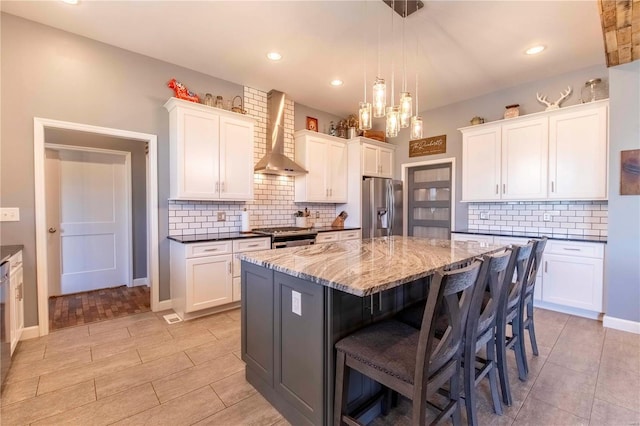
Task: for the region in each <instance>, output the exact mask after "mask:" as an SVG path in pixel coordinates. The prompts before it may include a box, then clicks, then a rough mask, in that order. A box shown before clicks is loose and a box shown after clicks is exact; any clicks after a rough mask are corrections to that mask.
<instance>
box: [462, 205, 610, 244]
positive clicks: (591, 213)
mask: <svg viewBox="0 0 640 426" xmlns="http://www.w3.org/2000/svg"><path fill="white" fill-rule="evenodd" d="M545 214H546V215H549V219H550V220H548V221H545V220H544V216H545ZM608 219H609V210H608V204H607V202H606V201H517V202H507V203H470V204H469V222H468V223H469V230H473V231H488V232H491V231H493V232H497V231H516V232H541V233H549V234H567V235H591V236H600V237H606V236H607V224H608Z"/></svg>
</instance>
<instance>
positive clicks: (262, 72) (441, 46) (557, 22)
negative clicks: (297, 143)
mask: <svg viewBox="0 0 640 426" xmlns="http://www.w3.org/2000/svg"><path fill="white" fill-rule="evenodd" d="M2 10H3V12H7V13H10V14H13V15H17V16H21V17H23V18H26V19H30V20H33V21H36V22H40V23H43V24H46V25H50V26H52V27H56V28H60V29H63V30H66V31H69V32H72V33H76V34H80V35H83V36H85V37H89V38H92V39H95V40H99V41H101V42H104V43H108V44H111V45H115V46H118V47H121V48H123V49H127V50H131V51H134V52H138V53H141V54H144V55H148V56H151V57H153V58H157V59H161V60H163V61H167V62H171V63H174V64H179V65H182V66H184V67H187V68H190V69H193V70H197V71H200V72H203V73H206V74H210V75H212V76H215V77H218V78H222V79H224V80H228V81H231V82H234V83H238V84H242V85H247V86H251V87H254V88H257V89H261V90H265V91H268V90H270V89H278V90H281V91H284V92H285V93H287V94H288V95H289V96H290V97H291V98H293V99H294V100H295V101H296V102H299V103H302V104H304V105H307V106H310V107H313V108H317V109H320V110H323V111H327V112H332V113H335V114H337V115H343V116H346V115H347V114H348V113H350V112H354V111H355V110H356V109H357V105H358V102H359V101H361V100H362V97H363V81H364V79H363V78H364V77H363V71H364V56H363V54H362V50H363V46H364V44H365V38H366V45H367V49H368V53H367V72H368V75H367V77H368V80H369V82H372V80H373V78H374V77H375V75H374V74H376V68H377V65H376V63H377V60H376V56H377V50H378V47H377V46H378V27H379V26H380V28H381V29H380V33H381V34H382V39H383V40H382V43H381V47H380V51H381V53H382V61H381V62H382V70H381V74H382V77H384V78H386V79H387V83H388V85H389V83H390V80H391V77H390V75H391V58H392V56H393V57H394V60H395V76H396V80H395V81H396V90H395V92H396V93H398V92H399V91H400V84H401V76H402V66H401V64H402V55H401V52H402V49H401V29H402V18H401V17H400V16H399V15H397V14H395V13H393V15H394V26H395V34H396V37H395V43H391V41H389V40H390V39H391V16H392V12H391V9H390V8H389V7H388V6H386V5H385V4H384V3H383V2H382V1H381V0H368V1H366V2H365V1H328V0H325V1H310V0H300V1H195V2H191V1H87V0H80V4H78V5H76V6H71V5H68V4H65V3H62V2H61V1H44V2H41V1H2ZM405 34H406V35H405V40H406V57H407V75H408V80H409V84H408V85H409V90H410V91H411V92H415V83H414V81H415V71H416V68H417V69H418V70H419V73H420V109H421V110H426V109H431V108H435V107H438V106H442V105H446V104H449V103H453V102H457V101H461V100H464V99H469V98H473V97H476V96H479V95H482V94H486V93H490V92H493V91H496V90H499V89H503V88H507V87H511V86H514V85H517V84H520V83H524V82H528V81H535V80H538V79H542V78H546V77H550V76H553V75H557V74H562V73H565V72H568V71H571V70H575V69H580V68H585V67H589V66H593V65H598V64H604V62H605V57H604V44H603V39H602V31H601V27H600V21H599V16H598V10H597V3H596V0H583V1H580V0H578V1H518V0H511V1H482V0H475V1H453V0H451V1H428V0H427V1H425V7H424V8H423V9H421V10H419V11H418V12H416V13H415V14H413V15H411V16H409V17H408V18H406V22H405ZM534 44H544V45H546V46H547V50H546V51H545V52H543V53H542V54H540V55H537V56H526V55H524V53H523V52H524V50H525V49H526V48H527V47H529V46H531V45H534ZM394 46H395V49H392V47H394ZM416 47H417V48H416ZM271 50H277V51H279V52H280V53H282V55H283V59H282V60H281V61H280V62H277V63H274V62H270V61H268V60H267V59H266V57H265V55H266V53H267V52H268V51H271ZM394 50H395V51H396V54H395V55H392V54H391V52H392V51H394ZM416 50H418V55H417V56H418V61H417V63H418V66H417V67H416V60H415V57H416ZM167 77H172V76H167ZM175 77H176V78H177V79H178V80H180V76H175ZM334 78H340V79H342V80H343V81H344V82H345V83H344V85H343V86H342V87H339V88H334V87H331V86H330V85H329V82H330V81H331V80H332V79H334ZM183 82H184V83H185V84H186V85H187V86H188V85H189V82H188V81H183ZM369 86H370V84H369ZM368 96H370V92H369V93H368ZM397 99H398V97H397V95H396V102H397Z"/></svg>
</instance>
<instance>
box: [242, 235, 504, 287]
mask: <svg viewBox="0 0 640 426" xmlns="http://www.w3.org/2000/svg"><path fill="white" fill-rule="evenodd" d="M502 247H503V246H502V245H488V244H484V243H477V242H466V241H456V242H454V241H450V240H434V239H425V238H416V237H401V236H391V237H381V238H373V239H365V240H351V241H342V242H335V243H326V244H317V245H311V246H303V247H291V248H287V249H280V250H266V251H258V252H252V253H246V254H243V255H242V256H241V260H244V261H246V262H249V263H253V264H255V265H258V266H263V267H266V268H269V269H273V270H275V271H278V272H282V273H285V274H288V275H291V276H294V277H297V278H301V279H303V280H307V281H310V282H313V283H316V284H320V285H323V286H326V287H330V288H333V289H336V290H340V291H344V292H346V293H350V294H353V295H356V296H361V297H363V296H369V295H372V294H376V293H379V292H380V291H384V290H388V289H391V288H394V287H397V286H399V285H402V284H406V283H409V282H413V281H416V280H418V279H420V278H424V277H426V276H429V275H431V274H433V273H434V272H435V271H436V270H437V269H439V268H442V267H447V266H453V267H455V266H456V265H460V264H464V263H466V262H468V261H470V260H472V259H473V258H474V257H476V256H479V255H482V254H487V253H492V252H496V251H498V250H500V249H501V248H502Z"/></svg>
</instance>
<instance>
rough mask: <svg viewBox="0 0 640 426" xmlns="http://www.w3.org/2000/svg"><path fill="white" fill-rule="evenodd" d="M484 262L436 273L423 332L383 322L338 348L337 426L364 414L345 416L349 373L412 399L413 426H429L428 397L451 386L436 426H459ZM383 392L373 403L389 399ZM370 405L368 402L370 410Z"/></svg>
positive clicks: (406, 326)
mask: <svg viewBox="0 0 640 426" xmlns="http://www.w3.org/2000/svg"><path fill="white" fill-rule="evenodd" d="M482 265H483V261H481V260H476V261H474V262H473V263H472V264H471V265H469V266H467V267H466V268H462V269H458V270H455V271H452V272H443V271H439V272H436V274H435V276H434V277H433V280H432V282H431V284H430V285H429V291H428V296H427V302H426V308H425V310H424V314H423V318H422V324H421V327H420V328H415V327H411V326H410V325H407V324H404V323H402V322H400V321H397V320H394V319H389V320H384V321H381V322H378V323H375V324H372V325H370V326H368V327H365V328H363V329H361V330H358V331H356V332H355V333H353V334H351V335H349V336H347V337H345V338H344V339H342V340H340V341H338V342H337V343H336V346H335V347H336V377H335V401H334V419H333V424H334V425H342V424H349V425H354V424H359V423H358V420H357V415H358V414H359V413H360V411H361V410H359V409H356V410H355V411H354V412H353V413H347V412H346V407H347V397H348V390H349V389H348V387H349V373H350V371H351V370H352V369H353V370H356V371H358V372H360V373H361V374H364V375H366V376H368V377H370V378H372V379H373V380H375V381H377V382H378V383H380V384H382V385H383V386H384V387H385V388H387V389H389V390H391V391H394V392H397V393H400V394H402V395H404V396H405V397H407V398H409V399H411V401H412V404H413V414H412V421H411V423H412V424H413V425H422V424H424V423H425V418H426V417H425V415H426V405H427V398H428V397H429V396H431V395H433V394H434V393H435V392H437V391H438V389H440V388H441V387H442V386H443V385H444V384H446V383H447V382H448V383H449V386H450V389H451V392H449V401H448V402H447V403H446V405H445V406H444V407H438V408H439V409H440V413H439V414H438V416H437V417H436V419H435V421H434V423H438V422H440V421H441V420H443V419H445V418H448V417H451V418H452V420H453V423H454V424H456V425H457V424H460V422H461V414H460V378H459V376H460V365H461V351H462V334H463V332H464V324H465V323H466V319H467V315H468V312H469V307H470V305H471V299H472V292H473V288H474V284H475V283H476V281H478V280H481V281H482V280H484V270H485V268H484V267H482V270H481V266H482ZM441 305H445V311H446V312H447V318H448V324H449V325H448V326H447V328H446V330H445V332H444V333H443V337H442V339H436V338H435V336H434V334H435V327H434V326H435V319H436V315H435V312H437V311H438V310H439V308H440V306H441ZM386 395H388V392H387V391H386V390H385V389H383V391H381V393H380V394H379V395H376V397H375V398H374V399H375V400H378V399H381V398H385V397H386ZM370 404H371V401H367V402H365V403H364V406H365V407H366V406H369V405H370Z"/></svg>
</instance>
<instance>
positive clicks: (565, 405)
mask: <svg viewBox="0 0 640 426" xmlns="http://www.w3.org/2000/svg"><path fill="white" fill-rule="evenodd" d="M162 314H166V312H162V313H157V314H154V313H151V312H148V313H143V314H139V315H134V316H129V317H125V318H118V319H113V320H108V321H104V322H100V323H94V324H89V325H83V326H77V327H73V328H69V329H65V330H61V331H57V332H54V333H51V334H50V335H49V336H46V337H43V338H39V339H32V340H28V341H24V342H21V344H20V345H19V347H18V351H17V353H16V354H15V358H14V363H13V366H12V368H11V371H10V373H9V376H8V385H7V388H6V390H5V393H4V394H3V396H2V407H1V408H0V421H1V422H2V424H3V425H21V424H47V425H51V424H77V425H99V424H105V425H106V424H130V425H141V424H152V425H162V424H166V425H181V424H185V425H187V424H211V425H242V424H252V425H276V424H277V425H286V424H287V422H286V421H285V420H284V419H283V418H282V416H281V415H280V414H279V413H278V412H277V411H276V410H275V409H274V408H273V407H271V406H270V405H269V403H267V401H266V400H264V399H263V398H262V397H261V396H260V395H259V394H257V393H256V391H255V390H254V389H253V388H252V387H251V386H250V385H249V384H247V383H246V382H245V380H244V364H243V363H242V361H241V360H240V313H239V311H238V310H235V311H230V312H227V313H222V314H218V315H215V316H210V317H207V318H203V319H198V320H194V321H190V322H181V323H177V324H172V325H169V324H167V323H166V322H165V321H164V320H163V319H162ZM536 327H537V336H538V344H539V348H540V356H539V357H533V356H531V351H530V349H529V352H528V354H529V360H530V361H529V362H530V370H531V371H530V377H529V379H528V381H527V382H520V381H518V379H517V378H516V373H515V367H514V368H513V369H512V370H511V371H512V376H511V382H512V393H513V398H514V403H513V405H512V406H511V407H506V410H505V414H504V415H503V416H496V415H494V414H493V413H492V412H491V409H490V408H489V407H490V404H489V399H488V389H487V387H486V386H482V387H481V388H480V398H479V399H480V401H479V411H480V424H481V425H493V424H496V425H511V424H513V425H571V424H585V425H586V424H592V425H624V424H635V425H638V424H640V336H639V335H634V334H629V333H624V332H619V331H616V330H610V329H604V328H602V325H601V323H599V322H596V321H591V320H586V319H582V318H577V317H572V316H569V315H564V314H559V313H555V312H550V311H544V310H537V311H536ZM510 357H511V358H510V361H511V364H514V362H515V361H514V359H513V356H512V355H510ZM410 412H411V408H410V405H409V404H408V403H407V402H406V401H403V402H401V403H400V405H399V406H398V407H397V408H396V409H395V410H393V411H392V413H390V414H389V416H387V417H385V418H378V419H376V420H374V422H373V423H374V424H375V425H392V424H393V425H397V424H400V425H402V424H409V419H410V415H411V414H410Z"/></svg>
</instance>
